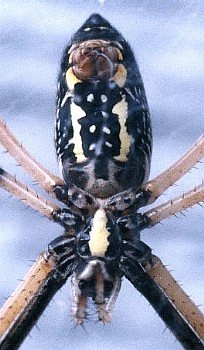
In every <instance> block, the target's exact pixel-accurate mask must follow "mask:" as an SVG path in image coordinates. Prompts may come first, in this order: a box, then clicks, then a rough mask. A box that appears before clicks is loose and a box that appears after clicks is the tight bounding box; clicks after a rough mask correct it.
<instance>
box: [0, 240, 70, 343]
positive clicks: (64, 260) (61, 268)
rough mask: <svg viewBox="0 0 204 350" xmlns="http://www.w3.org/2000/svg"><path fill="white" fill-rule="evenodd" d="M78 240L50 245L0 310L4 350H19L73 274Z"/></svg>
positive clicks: (0, 337) (57, 241) (0, 335)
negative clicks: (76, 241)
mask: <svg viewBox="0 0 204 350" xmlns="http://www.w3.org/2000/svg"><path fill="white" fill-rule="evenodd" d="M74 247H75V238H74V237H73V236H70V237H66V236H60V237H58V238H57V239H56V240H54V241H53V242H51V243H50V245H49V247H48V251H47V252H44V253H42V254H41V255H40V256H39V257H38V259H37V261H36V262H35V263H34V265H33V266H32V267H31V269H30V270H29V271H28V273H27V275H26V276H25V279H24V280H23V282H22V283H21V284H20V285H19V287H17V289H16V290H15V292H14V293H13V294H12V295H11V297H10V298H9V299H8V300H7V301H6V303H5V304H4V306H3V307H2V309H1V310H0V348H1V350H11V349H12V350H15V349H18V347H19V346H20V344H21V343H22V342H23V340H24V339H25V338H26V336H27V334H28V333H29V332H30V330H31V329H32V327H33V326H34V324H35V323H36V322H37V320H38V319H39V317H40V316H41V314H42V313H43V311H44V310H45V308H46V306H47V305H48V304H49V302H50V300H51V299H52V298H53V296H54V295H55V293H56V292H57V291H58V290H59V289H60V288H61V287H62V286H63V284H64V283H65V282H66V280H67V279H68V277H69V276H70V275H71V273H72V267H73V263H74V259H75V255H74Z"/></svg>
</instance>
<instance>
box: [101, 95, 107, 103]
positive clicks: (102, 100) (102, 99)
mask: <svg viewBox="0 0 204 350" xmlns="http://www.w3.org/2000/svg"><path fill="white" fill-rule="evenodd" d="M107 101H108V97H107V96H106V95H101V102H103V103H105V102H107Z"/></svg>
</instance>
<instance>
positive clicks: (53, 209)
mask: <svg viewBox="0 0 204 350" xmlns="http://www.w3.org/2000/svg"><path fill="white" fill-rule="evenodd" d="M0 187H2V188H3V189H4V190H6V191H8V192H9V193H10V194H12V195H14V196H15V197H17V198H19V199H20V200H21V201H23V202H24V203H25V204H26V205H28V206H29V207H32V208H33V209H35V210H36V211H37V212H39V213H41V214H42V215H43V216H45V217H47V218H48V219H50V220H53V221H54V222H57V223H59V224H60V225H62V226H63V227H65V229H70V228H72V229H74V230H78V228H79V227H80V226H81V224H82V222H83V218H82V216H81V215H79V214H77V213H74V212H72V211H71V209H69V208H66V209H62V208H60V207H59V206H58V205H56V204H54V203H53V202H51V201H49V200H47V199H45V198H44V197H43V196H41V195H40V194H38V193H37V192H36V191H34V190H33V189H32V188H30V187H28V186H27V185H25V184H23V183H22V182H20V181H19V180H17V179H16V178H15V177H14V176H12V175H10V174H9V173H7V172H6V171H5V170H4V169H2V168H0Z"/></svg>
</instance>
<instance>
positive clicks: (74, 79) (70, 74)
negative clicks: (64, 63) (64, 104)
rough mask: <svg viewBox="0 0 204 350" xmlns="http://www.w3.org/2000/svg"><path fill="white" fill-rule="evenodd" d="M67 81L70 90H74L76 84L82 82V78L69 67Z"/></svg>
mask: <svg viewBox="0 0 204 350" xmlns="http://www.w3.org/2000/svg"><path fill="white" fill-rule="evenodd" d="M66 82H67V86H68V88H69V89H70V90H74V85H75V84H76V83H81V80H79V79H78V78H77V77H76V75H75V74H74V72H73V69H72V68H69V69H68V70H67V72H66Z"/></svg>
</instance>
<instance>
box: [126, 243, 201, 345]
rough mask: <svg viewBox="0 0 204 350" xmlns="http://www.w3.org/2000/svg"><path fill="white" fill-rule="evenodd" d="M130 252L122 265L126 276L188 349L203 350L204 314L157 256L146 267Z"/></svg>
mask: <svg viewBox="0 0 204 350" xmlns="http://www.w3.org/2000/svg"><path fill="white" fill-rule="evenodd" d="M131 249H132V248H131ZM126 253H128V252H127V251H125V250H124V254H123V257H122V259H121V265H120V270H121V271H122V273H124V275H125V277H126V278H127V279H128V280H129V281H130V282H131V283H132V284H133V286H134V287H135V288H136V289H137V290H138V291H139V292H140V293H142V294H143V295H144V296H145V298H146V299H147V300H148V301H149V302H150V304H151V305H152V307H153V308H154V309H155V310H156V312H157V313H158V315H159V316H160V317H161V319H162V320H163V321H164V322H165V324H166V325H167V327H168V328H169V329H170V330H171V331H172V332H173V333H174V335H175V336H176V338H177V339H178V341H179V342H180V343H181V344H182V345H183V346H184V348H185V349H188V350H192V349H195V350H202V349H203V343H202V341H203V315H202V314H201V312H200V311H199V310H198V309H197V307H196V305H194V304H193V303H192V301H191V300H190V298H189V297H188V296H187V295H186V294H185V293H184V292H183V290H182V289H181V287H180V286H179V285H178V284H177V282H176V281H175V280H174V279H173V278H172V276H171V275H170V273H169V272H168V271H167V270H166V268H165V267H164V266H163V264H162V263H161V261H160V260H159V259H158V258H157V257H155V256H153V266H151V265H150V264H148V263H147V265H146V267H145V265H144V264H143V266H142V265H141V264H139V263H138V262H137V261H136V260H134V259H132V258H131V257H128V256H127V255H128V254H126ZM154 268H155V270H156V271H155V272H154ZM160 270H161V272H160ZM163 279H164V281H165V282H162V281H163ZM175 299H178V301H175ZM183 304H184V305H183ZM188 305H190V307H189V309H188ZM201 323H202V325H201Z"/></svg>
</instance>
